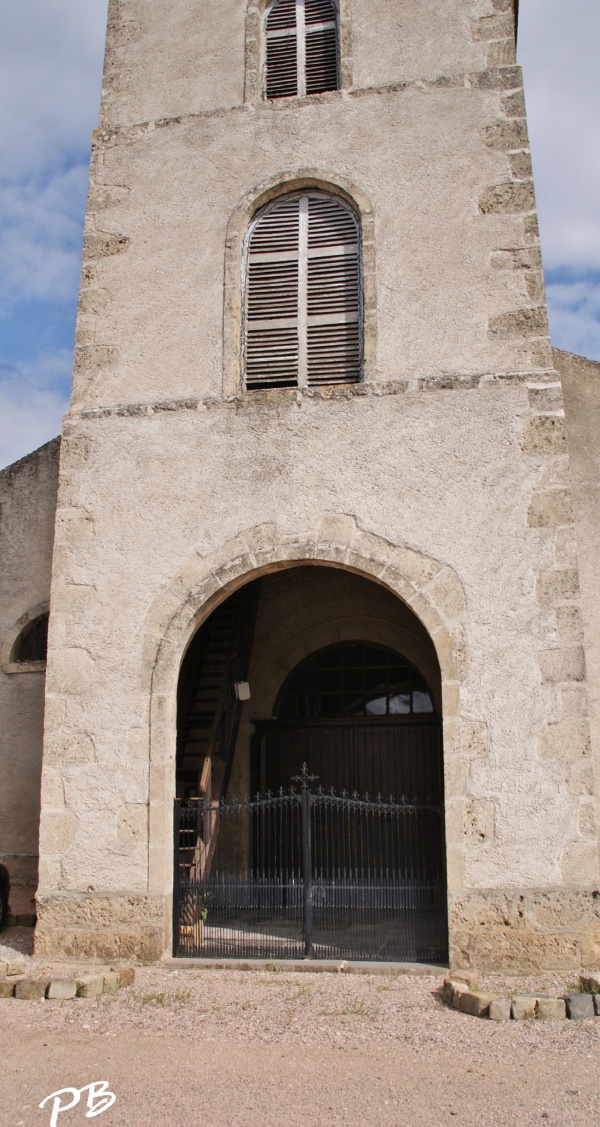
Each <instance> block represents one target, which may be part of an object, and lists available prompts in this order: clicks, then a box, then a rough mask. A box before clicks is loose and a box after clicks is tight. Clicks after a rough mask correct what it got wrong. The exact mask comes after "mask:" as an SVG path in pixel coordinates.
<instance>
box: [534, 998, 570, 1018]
mask: <svg viewBox="0 0 600 1127" xmlns="http://www.w3.org/2000/svg"><path fill="white" fill-rule="evenodd" d="M565 1013H566V1011H565V1001H564V998H538V1000H537V1003H536V1007H535V1016H536V1017H537V1018H539V1019H540V1020H541V1021H556V1020H558V1019H560V1018H564V1017H565Z"/></svg>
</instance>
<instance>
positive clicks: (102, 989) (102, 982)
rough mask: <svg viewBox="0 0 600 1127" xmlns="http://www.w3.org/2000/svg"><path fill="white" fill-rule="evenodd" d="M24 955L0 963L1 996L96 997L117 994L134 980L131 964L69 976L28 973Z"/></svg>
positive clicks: (28, 998)
mask: <svg viewBox="0 0 600 1127" xmlns="http://www.w3.org/2000/svg"><path fill="white" fill-rule="evenodd" d="M26 971H27V964H26V963H25V960H24V959H12V960H11V961H10V962H8V963H0V998H18V999H20V1000H21V1001H26V1002H32V1001H44V1000H45V999H57V1000H60V1001H70V1000H71V999H72V998H93V997H96V996H97V995H98V994H116V993H117V992H118V991H119V990H120V989H121V988H122V987H124V986H131V985H132V984H133V982H134V981H135V970H134V968H133V967H131V966H124V967H111V969H110V971H106V972H103V973H102V974H77V975H75V976H72V977H70V978H54V977H51V978H48V977H42V976H41V975H32V974H30V975H27V974H26Z"/></svg>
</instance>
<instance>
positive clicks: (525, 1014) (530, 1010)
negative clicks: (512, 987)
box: [511, 994, 537, 1021]
mask: <svg viewBox="0 0 600 1127" xmlns="http://www.w3.org/2000/svg"><path fill="white" fill-rule="evenodd" d="M536 1005H537V998H536V996H535V994H518V995H516V996H515V997H514V998H513V999H512V1004H511V1012H512V1016H513V1018H514V1020H515V1021H529V1020H533V1018H534V1017H535V1008H536Z"/></svg>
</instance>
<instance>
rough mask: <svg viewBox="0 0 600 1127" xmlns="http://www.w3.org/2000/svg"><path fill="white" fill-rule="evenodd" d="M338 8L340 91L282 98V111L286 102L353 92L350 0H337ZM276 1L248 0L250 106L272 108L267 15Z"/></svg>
mask: <svg viewBox="0 0 600 1127" xmlns="http://www.w3.org/2000/svg"><path fill="white" fill-rule="evenodd" d="M334 2H335V4H336V5H337V9H338V34H339V60H340V88H339V90H328V91H327V92H326V93H323V94H306V95H304V97H298V96H296V97H292V98H278V99H277V103H278V108H279V106H280V105H281V103H283V104H284V105H285V104H286V103H287V104H288V105H289V104H291V105H296V104H297V103H298V102H299V101H300V102H304V101H306V100H312V99H314V98H336V97H337V98H339V97H341V95H342V91H344V90H351V89H352V20H351V14H350V0H334ZM272 3H273V0H248V8H247V12H246V70H245V82H244V102H245V103H246V104H250V105H256V104H259V105H264V106H269V105H271V102H269V101H268V100H267V98H266V95H265V89H264V73H265V62H266V34H265V20H266V13H267V11H268V9H269V8H270V7H271V5H272Z"/></svg>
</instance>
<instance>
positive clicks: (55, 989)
mask: <svg viewBox="0 0 600 1127" xmlns="http://www.w3.org/2000/svg"><path fill="white" fill-rule="evenodd" d="M76 995H77V983H76V982H75V979H73V978H53V979H52V980H51V982H50V984H49V986H48V990H47V992H46V997H47V998H56V999H61V1000H62V1001H66V1000H67V999H69V998H75V997H76Z"/></svg>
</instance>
